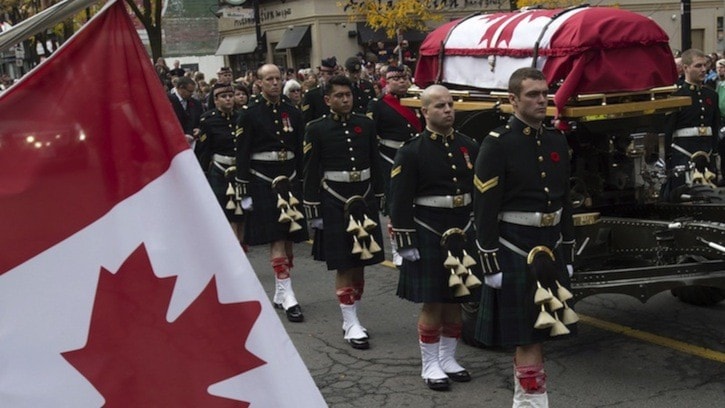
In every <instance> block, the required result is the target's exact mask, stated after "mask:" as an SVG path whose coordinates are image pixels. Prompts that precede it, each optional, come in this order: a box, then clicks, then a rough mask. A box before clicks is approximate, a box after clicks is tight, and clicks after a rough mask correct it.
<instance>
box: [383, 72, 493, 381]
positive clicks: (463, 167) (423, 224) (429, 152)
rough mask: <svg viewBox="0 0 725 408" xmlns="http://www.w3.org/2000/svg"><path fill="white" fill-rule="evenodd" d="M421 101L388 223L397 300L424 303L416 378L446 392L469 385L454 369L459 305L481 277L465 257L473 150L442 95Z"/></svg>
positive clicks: (394, 179) (430, 91)
mask: <svg viewBox="0 0 725 408" xmlns="http://www.w3.org/2000/svg"><path fill="white" fill-rule="evenodd" d="M420 100H421V111H422V113H423V116H424V117H425V121H426V129H425V130H424V131H423V132H422V133H420V134H419V135H418V136H416V137H414V138H413V139H410V140H409V141H407V142H405V144H404V145H403V147H401V148H400V150H398V154H397V155H396V156H395V163H394V164H393V170H392V173H391V174H390V179H391V180H390V187H391V188H390V197H389V199H390V218H391V221H392V224H393V236H394V239H395V242H396V244H397V247H398V252H399V253H400V255H401V256H402V257H403V263H402V265H401V266H400V267H399V269H400V279H399V281H398V292H397V293H398V296H400V297H402V298H404V299H408V300H410V301H413V302H416V303H422V304H423V307H422V309H421V312H420V316H419V317H418V336H419V338H418V340H419V344H420V349H421V357H422V360H423V369H422V374H421V375H422V377H423V380H424V381H425V383H426V385H428V387H429V388H431V389H433V390H447V389H448V388H449V386H450V383H449V379H450V380H453V381H458V382H467V381H470V380H471V376H470V374H469V373H468V371H466V369H465V368H463V367H461V365H459V364H458V363H457V362H456V359H455V352H456V346H457V343H458V339H459V338H460V337H461V327H462V324H461V307H460V304H461V303H462V302H470V301H473V298H472V297H471V296H470V293H469V292H470V289H475V288H477V287H478V286H480V285H481V281H480V280H479V279H478V277H476V276H475V275H478V276H481V272H480V271H481V269H480V266H479V265H478V264H477V263H476V262H475V260H474V258H473V257H472V256H471V255H474V256H475V255H476V253H477V250H476V245H475V238H476V234H475V230H474V228H473V224H472V222H471V217H472V213H473V204H472V193H473V192H472V189H473V163H475V161H476V156H477V155H478V145H477V144H476V142H475V141H474V140H473V139H471V138H470V137H468V136H466V135H464V134H462V133H459V132H456V131H455V130H454V129H453V121H454V113H453V98H452V97H451V94H450V92H449V91H448V89H446V88H445V87H444V86H441V85H431V86H429V87H428V88H426V90H425V91H423V93H422V94H421V97H420ZM471 261H473V262H471ZM458 265H461V267H462V268H461V267H459V266H458ZM451 269H458V270H457V271H455V272H457V273H455V272H454V273H453V274H452V273H451ZM469 274H472V275H469ZM452 275H456V276H462V279H461V281H460V283H459V282H458V280H456V285H463V286H466V289H463V288H460V287H457V286H456V287H451V286H450V285H449V283H450V282H449V280H450V279H451V276H452ZM454 280H455V279H454ZM456 295H458V296H456Z"/></svg>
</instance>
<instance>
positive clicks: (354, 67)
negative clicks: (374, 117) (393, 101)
mask: <svg viewBox="0 0 725 408" xmlns="http://www.w3.org/2000/svg"><path fill="white" fill-rule="evenodd" d="M345 70H346V71H347V77H348V78H350V82H352V96H353V103H352V111H353V112H355V113H360V114H363V115H364V114H365V113H366V112H367V109H368V104H369V103H370V100H372V99H373V97H375V90H374V89H373V83H372V82H370V81H368V80H367V79H362V78H360V75H361V74H362V63H361V62H360V59H358V58H357V57H350V58H348V59H347V61H345Z"/></svg>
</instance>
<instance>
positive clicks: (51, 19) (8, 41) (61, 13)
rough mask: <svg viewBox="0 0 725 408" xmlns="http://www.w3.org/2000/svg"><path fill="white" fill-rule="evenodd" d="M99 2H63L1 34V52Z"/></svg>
mask: <svg viewBox="0 0 725 408" xmlns="http://www.w3.org/2000/svg"><path fill="white" fill-rule="evenodd" d="M98 1H99V0H63V1H61V2H60V3H57V4H55V5H53V6H52V7H48V8H47V9H45V10H43V11H41V12H40V13H38V14H36V15H34V16H32V17H30V18H28V19H25V20H23V21H21V22H20V23H18V24H16V25H14V26H13V27H12V28H10V29H9V30H7V31H4V32H2V33H1V34H0V52H3V51H7V50H9V49H10V48H12V47H14V46H15V44H18V43H20V42H22V41H24V40H26V39H27V38H28V37H30V36H32V35H34V34H36V33H39V32H41V31H43V30H46V29H48V28H50V27H53V26H54V25H56V24H58V23H59V22H61V21H63V20H66V19H68V18H70V17H72V16H74V15H75V14H76V13H78V12H80V11H81V10H83V9H84V8H86V7H88V6H90V5H92V4H93V3H96V2H98Z"/></svg>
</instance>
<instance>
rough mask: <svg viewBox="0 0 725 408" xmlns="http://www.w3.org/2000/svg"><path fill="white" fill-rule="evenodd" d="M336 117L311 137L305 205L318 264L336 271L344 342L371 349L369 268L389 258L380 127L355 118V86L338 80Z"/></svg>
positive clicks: (333, 90)
mask: <svg viewBox="0 0 725 408" xmlns="http://www.w3.org/2000/svg"><path fill="white" fill-rule="evenodd" d="M324 92H325V103H326V104H327V105H328V106H329V109H330V113H329V114H327V115H325V116H323V117H322V118H319V119H317V120H314V121H312V122H311V123H309V124H308V126H307V131H306V133H305V145H304V152H305V180H304V205H305V210H306V211H307V217H308V219H310V220H311V226H312V228H313V230H314V231H315V233H314V234H315V237H314V245H313V256H314V259H316V260H320V261H326V263H327V269H329V270H336V271H337V272H336V278H335V289H336V295H337V298H338V301H339V303H340V310H341V311H342V318H343V323H342V329H343V333H344V339H345V340H346V341H347V342H348V343H349V344H350V345H351V346H352V347H353V348H356V349H367V348H368V347H369V343H368V333H367V330H366V329H365V328H364V327H363V326H362V325H361V324H360V321H359V320H358V317H357V310H358V307H359V305H360V300H361V298H362V294H363V290H364V288H365V275H364V268H365V266H366V265H373V264H376V263H379V262H382V261H383V260H384V259H385V258H384V254H383V249H382V245H381V244H380V243H381V242H382V241H381V240H382V232H381V228H380V226H379V225H378V222H379V215H378V211H379V210H378V209H379V204H378V203H379V200H380V199H381V198H382V195H383V179H382V174H381V169H380V156H379V155H378V151H377V141H376V139H375V127H374V124H373V122H372V121H371V120H370V119H369V118H367V117H366V116H363V115H359V114H356V113H353V112H352V101H353V94H352V83H351V82H350V80H349V79H348V78H347V77H345V76H334V77H332V78H331V79H330V80H329V81H328V82H327V83H326V84H325V87H324Z"/></svg>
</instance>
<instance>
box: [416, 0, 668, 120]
mask: <svg viewBox="0 0 725 408" xmlns="http://www.w3.org/2000/svg"><path fill="white" fill-rule="evenodd" d="M535 55H536V63H535V64H534V57H535ZM531 66H535V67H537V68H539V69H540V70H542V72H543V73H544V74H545V75H546V78H547V80H548V82H549V84H550V86H551V87H552V88H556V89H555V90H556V96H555V104H556V106H557V107H558V108H559V110H561V108H563V107H564V106H565V105H566V103H567V100H568V99H569V98H570V97H572V96H574V95H576V94H581V93H599V92H628V91H639V90H644V89H650V88H654V87H659V86H667V85H672V84H674V83H675V81H676V80H677V72H676V69H675V64H674V58H673V55H672V52H671V50H670V48H669V38H668V37H667V34H666V33H665V32H664V30H662V28H660V27H659V26H658V25H657V23H655V22H654V21H652V20H650V19H649V18H647V17H645V16H642V15H640V14H636V13H633V12H629V11H625V10H620V9H617V8H611V7H581V8H575V9H571V10H561V9H557V10H522V11H515V12H508V13H493V14H480V15H474V16H470V17H467V18H464V19H461V20H455V21H452V22H449V23H447V24H444V25H443V26H441V27H439V28H437V29H436V30H434V31H433V32H432V33H430V34H429V35H428V36H427V37H426V39H425V41H424V42H423V44H421V47H420V58H419V61H418V66H417V68H416V71H415V81H416V83H417V84H418V85H419V86H421V87H425V86H428V85H429V84H431V83H434V82H443V83H447V84H453V85H460V86H464V87H474V88H481V89H493V90H505V89H507V87H508V79H509V77H510V76H511V73H513V71H515V70H516V69H518V68H522V67H531Z"/></svg>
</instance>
